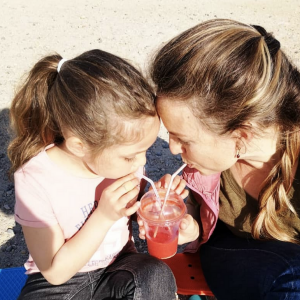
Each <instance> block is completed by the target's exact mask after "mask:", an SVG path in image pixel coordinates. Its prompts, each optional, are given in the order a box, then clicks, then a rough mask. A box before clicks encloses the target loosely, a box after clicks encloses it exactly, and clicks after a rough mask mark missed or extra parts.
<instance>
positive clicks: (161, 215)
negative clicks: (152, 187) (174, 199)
mask: <svg viewBox="0 0 300 300" xmlns="http://www.w3.org/2000/svg"><path fill="white" fill-rule="evenodd" d="M186 165H187V164H183V165H182V166H181V167H180V168H179V169H178V170H177V171H176V172H175V173H173V175H172V176H171V181H170V183H169V186H168V189H167V192H166V195H165V198H164V202H163V205H162V207H161V211H160V214H159V218H161V217H163V209H164V207H165V204H166V202H167V199H168V197H169V194H170V190H171V186H172V183H173V180H174V178H175V177H176V176H177V174H178V173H179V172H180V171H182V170H183V169H184V168H185V167H186ZM157 231H158V226H156V228H155V231H154V234H153V236H154V238H155V237H156V235H157Z"/></svg>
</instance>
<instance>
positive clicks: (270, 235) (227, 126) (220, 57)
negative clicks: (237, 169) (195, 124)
mask: <svg viewBox="0 0 300 300" xmlns="http://www.w3.org/2000/svg"><path fill="white" fill-rule="evenodd" d="M151 76H152V80H153V81H154V83H155V84H156V86H157V95H158V96H164V97H168V98H169V99H172V98H173V99H174V100H176V101H185V102H186V103H187V104H188V105H190V107H191V108H192V111H193V112H194V113H195V115H196V116H197V117H198V118H199V121H200V122H203V123H204V124H205V125H206V126H208V127H209V129H210V130H211V131H213V132H215V133H217V134H219V135H222V134H226V133H230V132H233V131H234V130H236V129H239V128H243V127H245V126H247V125H246V124H247V123H249V122H251V121H252V122H253V121H254V122H255V123H257V124H258V125H259V127H260V128H261V129H262V131H260V133H262V132H263V128H267V127H269V126H275V127H276V128H278V130H279V131H280V133H281V139H280V145H279V149H280V151H281V160H280V161H279V162H278V163H277V164H276V165H275V166H274V168H273V169H272V171H271V172H270V174H269V176H268V177H267V178H266V180H265V181H264V183H263V187H262V190H261V192H260V195H259V199H258V200H259V214H258V216H257V218H256V219H255V220H254V222H253V225H252V235H253V237H254V238H256V239H277V240H282V241H289V242H295V243H297V240H296V236H297V233H296V232H286V231H284V230H283V229H282V228H281V226H280V222H279V216H281V215H284V214H292V215H295V216H297V213H296V211H295V210H294V208H293V206H292V204H291V203H290V200H289V198H288V196H287V193H288V191H289V190H290V188H291V184H292V180H293V178H292V168H293V166H295V164H296V163H297V161H298V157H299V150H300V139H299V127H300V74H299V72H298V70H297V69H296V68H295V67H294V66H293V65H292V64H291V63H290V62H289V60H288V59H287V57H286V55H285V54H284V53H283V52H282V51H281V49H280V43H279V42H278V41H277V40H276V39H275V38H274V37H273V36H272V35H271V34H269V33H267V32H266V31H265V30H264V28H262V27H260V26H254V25H253V26H248V25H245V24H242V23H239V22H236V21H232V20H226V19H215V20H210V21H207V22H204V23H201V24H199V25H197V26H195V27H193V28H191V29H189V30H187V31H185V32H183V33H182V34H180V35H179V36H177V37H175V38H174V39H172V40H171V41H170V42H169V43H167V44H166V45H165V46H164V47H163V48H162V49H161V50H160V51H159V52H158V53H157V55H156V57H155V59H154V61H153V65H152V68H151ZM256 134H259V132H256Z"/></svg>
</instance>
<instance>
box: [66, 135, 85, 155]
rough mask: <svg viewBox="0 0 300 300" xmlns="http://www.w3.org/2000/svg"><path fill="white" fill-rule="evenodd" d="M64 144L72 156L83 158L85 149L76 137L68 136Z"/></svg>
mask: <svg viewBox="0 0 300 300" xmlns="http://www.w3.org/2000/svg"><path fill="white" fill-rule="evenodd" d="M65 142H66V147H67V149H68V151H70V152H71V153H72V154H74V155H75V156H77V157H84V156H85V152H86V149H85V147H84V144H83V143H82V141H81V140H80V139H79V138H78V137H75V136H70V137H68V138H66V140H65Z"/></svg>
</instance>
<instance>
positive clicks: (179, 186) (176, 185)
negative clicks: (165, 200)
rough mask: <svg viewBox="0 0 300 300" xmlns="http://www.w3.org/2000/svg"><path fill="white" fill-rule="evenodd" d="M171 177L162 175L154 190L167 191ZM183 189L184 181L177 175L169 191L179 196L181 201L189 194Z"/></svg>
mask: <svg viewBox="0 0 300 300" xmlns="http://www.w3.org/2000/svg"><path fill="white" fill-rule="evenodd" d="M171 177H172V176H171V175H170V174H166V175H164V176H163V177H162V178H161V179H159V180H158V181H157V182H155V186H156V188H163V189H167V188H168V187H169V184H170V181H171ZM185 187H186V181H185V180H184V179H181V178H180V176H178V175H177V176H176V177H175V178H174V180H173V182H172V186H171V190H172V191H174V192H175V193H176V194H178V195H180V196H181V197H182V199H184V198H186V197H187V196H188V194H189V191H188V190H185V189H184V188H185Z"/></svg>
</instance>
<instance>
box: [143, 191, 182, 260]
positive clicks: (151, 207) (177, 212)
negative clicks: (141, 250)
mask: <svg viewBox="0 0 300 300" xmlns="http://www.w3.org/2000/svg"><path fill="white" fill-rule="evenodd" d="M165 193H166V190H163V189H160V190H158V194H159V196H160V198H161V203H159V200H158V199H157V198H156V196H155V194H154V192H153V191H150V192H148V193H146V194H145V195H144V196H143V197H142V199H141V206H140V208H139V210H138V215H139V217H140V218H141V219H142V220H143V221H144V226H145V230H146V240H147V245H148V251H149V254H151V255H152V256H155V257H157V258H161V259H166V258H169V257H172V256H173V255H175V254H176V252H177V244H178V233H179V224H180V221H181V220H182V218H183V217H184V215H185V214H186V206H185V203H184V202H183V199H182V198H181V196H179V195H177V194H176V193H174V192H172V191H171V192H170V194H169V197H168V199H167V201H166V204H165V206H164V209H163V212H161V206H162V205H163V201H164V196H165Z"/></svg>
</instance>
